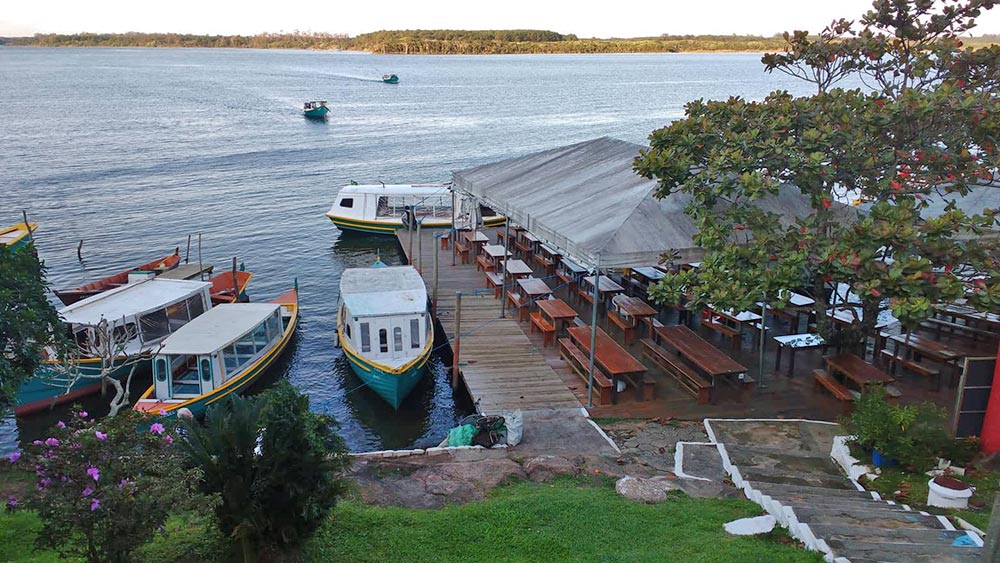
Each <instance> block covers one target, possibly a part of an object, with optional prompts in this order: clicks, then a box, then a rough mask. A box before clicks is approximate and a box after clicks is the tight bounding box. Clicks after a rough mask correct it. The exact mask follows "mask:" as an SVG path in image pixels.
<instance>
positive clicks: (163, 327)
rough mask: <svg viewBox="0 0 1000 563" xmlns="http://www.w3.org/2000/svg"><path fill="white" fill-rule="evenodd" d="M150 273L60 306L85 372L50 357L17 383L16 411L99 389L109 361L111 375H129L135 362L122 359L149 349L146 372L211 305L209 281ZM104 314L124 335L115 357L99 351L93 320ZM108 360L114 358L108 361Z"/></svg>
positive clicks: (22, 412)
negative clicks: (162, 348) (152, 358)
mask: <svg viewBox="0 0 1000 563" xmlns="http://www.w3.org/2000/svg"><path fill="white" fill-rule="evenodd" d="M142 274H148V275H142ZM152 276H153V272H141V273H138V274H132V275H131V276H130V278H131V279H130V280H129V281H130V283H128V284H126V285H122V286H120V287H116V288H114V289H111V290H109V291H105V292H103V293H99V294H97V295H94V296H91V297H88V298H86V299H83V300H81V301H77V302H76V303H74V304H72V305H70V306H68V307H64V308H62V309H60V310H59V316H60V317H61V318H62V320H63V321H64V322H65V323H66V326H67V329H68V336H69V338H71V339H72V341H73V343H74V344H75V345H76V347H77V348H78V349H79V350H80V351H81V352H83V353H84V355H83V357H80V358H78V359H76V360H75V362H76V366H75V369H76V370H78V372H79V374H80V375H81V377H70V376H68V375H67V374H66V373H65V371H64V370H60V369H57V365H56V364H58V363H59V362H58V360H55V359H48V360H46V361H45V362H43V364H42V366H41V367H40V368H39V369H38V371H36V372H35V375H34V377H32V378H31V379H29V380H27V381H25V382H24V383H22V384H21V386H20V387H19V388H18V390H17V393H16V396H15V397H16V404H15V406H14V414H15V415H17V416H26V415H29V414H32V413H35V412H38V411H41V410H44V409H47V408H50V407H52V406H54V405H58V404H62V403H66V402H70V401H75V400H77V399H79V398H81V397H84V396H86V395H90V394H93V393H96V392H98V391H100V390H101V381H100V379H96V378H95V377H96V376H99V375H100V374H101V373H102V371H106V370H107V369H108V368H111V367H114V368H115V369H114V371H113V372H112V373H111V377H114V378H120V377H122V376H125V375H127V374H128V372H129V370H131V367H130V366H126V365H124V363H125V362H126V360H127V359H128V358H129V357H134V356H136V355H139V356H142V355H145V356H146V358H145V359H144V360H143V361H142V362H141V363H140V365H139V366H138V369H137V371H139V372H147V373H148V371H149V359H148V356H149V355H150V353H151V352H152V351H153V350H155V349H156V347H157V346H159V344H160V343H161V342H162V341H163V340H164V339H166V338H167V337H168V336H170V334H172V333H173V332H175V331H177V330H178V329H179V328H181V327H182V326H184V325H186V324H187V323H189V322H190V321H191V320H192V319H194V318H196V317H198V316H200V315H201V314H202V313H204V312H205V311H207V310H209V309H210V308H211V306H212V301H211V296H210V293H209V290H210V289H211V287H212V284H211V283H209V282H200V281H188V280H168V279H161V278H153V277H152ZM104 320H107V321H108V323H109V325H110V329H111V331H113V332H114V333H115V334H120V335H122V337H121V347H120V349H119V350H120V352H121V355H119V356H117V357H114V358H108V357H102V356H101V355H100V354H98V353H97V350H99V349H102V348H104V347H107V344H106V343H105V344H102V343H101V342H100V340H101V337H100V334H98V333H97V332H95V326H97V325H99V324H100V323H101V322H102V321H104ZM116 349H118V348H117V347H116ZM88 350H93V351H94V353H93V355H89V357H88V355H87V354H86V351H88ZM46 353H47V354H48V355H49V357H50V358H54V356H55V351H54V350H46ZM108 362H112V364H111V365H110V366H109V365H107V363H108ZM88 376H89V377H88Z"/></svg>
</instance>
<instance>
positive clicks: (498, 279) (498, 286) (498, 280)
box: [486, 272, 503, 299]
mask: <svg viewBox="0 0 1000 563" xmlns="http://www.w3.org/2000/svg"><path fill="white" fill-rule="evenodd" d="M486 287H488V288H492V289H493V298H494V299H497V298H499V297H500V292H501V291H503V276H501V275H500V274H498V273H496V272H486Z"/></svg>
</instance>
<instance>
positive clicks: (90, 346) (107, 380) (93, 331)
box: [44, 319, 162, 416]
mask: <svg viewBox="0 0 1000 563" xmlns="http://www.w3.org/2000/svg"><path fill="white" fill-rule="evenodd" d="M74 332H75V333H77V334H83V335H86V337H85V338H80V339H77V341H75V342H74V343H72V344H70V345H67V346H66V348H65V351H64V352H63V354H62V357H61V358H60V360H61V361H60V362H59V363H54V364H50V365H49V371H50V372H51V376H50V377H48V378H46V379H44V381H46V382H47V383H49V384H51V385H56V386H60V387H64V388H65V389H67V390H69V389H71V388H72V387H73V385H75V384H76V383H77V382H78V381H79V380H81V379H91V380H96V381H100V382H102V383H103V384H106V385H111V386H112V387H113V388H114V390H115V395H114V397H112V398H111V405H110V406H111V410H110V412H109V413H108V415H109V416H115V415H117V414H118V411H120V410H121V409H122V407H127V406H128V405H129V393H130V391H131V387H132V377H133V376H134V375H135V371H136V369H137V368H138V367H139V366H140V365H142V364H144V363H145V362H148V361H149V358H150V356H151V355H155V354H156V352H157V350H152V351H149V350H139V351H134V352H130V351H129V345H130V344H132V343H133V341H136V340H138V339H139V329H138V327H137V326H136V325H135V323H126V322H124V320H123V321H122V322H121V323H118V324H114V323H111V322H109V321H108V320H107V319H101V321H100V322H99V323H97V324H94V325H83V324H78V325H74ZM161 347H162V344H161ZM84 360H89V361H86V362H85V361H84ZM94 360H96V363H95V361H94ZM122 373H127V375H126V376H125V377H124V378H121V379H124V380H125V382H124V383H122V381H121V380H120V378H119V377H116V376H115V375H116V374H122Z"/></svg>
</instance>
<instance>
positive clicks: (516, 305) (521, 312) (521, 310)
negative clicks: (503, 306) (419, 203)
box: [507, 291, 529, 323]
mask: <svg viewBox="0 0 1000 563" xmlns="http://www.w3.org/2000/svg"><path fill="white" fill-rule="evenodd" d="M507 301H510V307H511V312H512V313H513V312H517V320H518V322H522V323H523V322H524V321H526V320H527V319H528V304H529V302H528V300H525V301H521V298H520V297H518V295H517V294H516V293H513V292H510V291H508V292H507Z"/></svg>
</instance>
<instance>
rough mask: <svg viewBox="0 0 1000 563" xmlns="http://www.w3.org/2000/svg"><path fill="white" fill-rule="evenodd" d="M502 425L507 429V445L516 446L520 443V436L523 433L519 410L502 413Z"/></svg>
mask: <svg viewBox="0 0 1000 563" xmlns="http://www.w3.org/2000/svg"><path fill="white" fill-rule="evenodd" d="M503 418H504V421H505V423H504V425H505V426H506V427H507V445H508V446H516V445H518V444H520V443H521V436H522V435H523V433H524V418H523V417H522V416H521V410H520V409H518V410H516V411H514V412H509V413H504V415H503Z"/></svg>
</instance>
